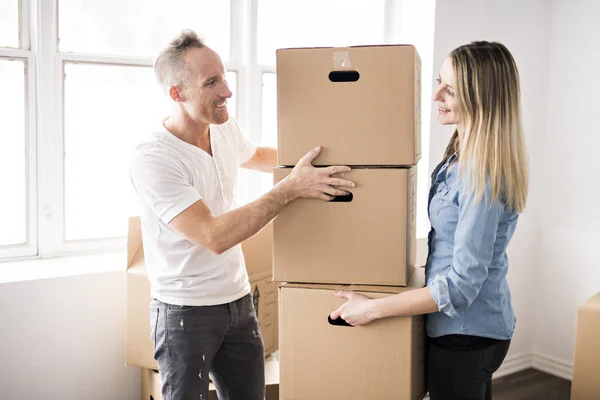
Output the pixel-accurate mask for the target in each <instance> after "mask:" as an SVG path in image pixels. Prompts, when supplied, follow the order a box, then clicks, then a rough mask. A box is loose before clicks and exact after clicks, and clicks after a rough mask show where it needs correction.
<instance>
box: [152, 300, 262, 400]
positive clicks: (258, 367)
mask: <svg viewBox="0 0 600 400" xmlns="http://www.w3.org/2000/svg"><path fill="white" fill-rule="evenodd" d="M150 324H151V331H152V341H153V342H154V358H155V359H156V360H157V361H158V371H159V374H160V378H161V380H162V394H163V398H164V400H183V399H194V400H208V383H209V374H210V378H211V379H212V380H213V382H214V384H215V386H216V388H217V395H218V397H219V399H220V400H233V399H235V400H246V399H247V400H263V399H264V398H265V372H264V369H265V360H264V346H263V341H262V338H261V337H260V333H259V328H258V319H257V317H256V312H255V310H254V306H253V304H252V295H250V294H248V295H246V296H244V297H242V298H241V299H239V300H236V301H234V302H231V303H229V304H222V305H216V306H201V307H200V306H175V305H171V304H165V303H162V302H160V301H158V300H156V299H153V300H152V301H151V302H150Z"/></svg>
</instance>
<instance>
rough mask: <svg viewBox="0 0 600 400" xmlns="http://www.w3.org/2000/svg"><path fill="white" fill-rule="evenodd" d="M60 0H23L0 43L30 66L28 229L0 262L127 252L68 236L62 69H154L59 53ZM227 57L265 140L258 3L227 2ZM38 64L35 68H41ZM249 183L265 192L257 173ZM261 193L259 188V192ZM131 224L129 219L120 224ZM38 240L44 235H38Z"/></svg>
mask: <svg viewBox="0 0 600 400" xmlns="http://www.w3.org/2000/svg"><path fill="white" fill-rule="evenodd" d="M58 2H59V0H21V2H20V32H21V36H20V42H21V49H8V48H0V57H1V58H9V59H19V60H24V61H25V63H26V71H27V74H26V76H27V81H26V84H27V110H26V143H25V151H26V152H27V153H26V154H27V156H28V157H27V163H28V164H27V167H28V168H27V201H28V214H27V225H28V226H27V228H28V230H27V233H28V241H27V243H26V244H25V245H21V246H10V247H0V261H8V260H9V259H10V260H14V259H15V258H17V259H19V258H32V257H41V258H46V257H54V256H59V255H67V254H82V253H85V254H89V253H100V252H107V251H115V250H122V249H124V248H125V247H124V246H125V240H126V239H125V238H109V239H94V240H80V241H66V240H65V190H64V189H65V179H64V178H65V174H64V168H65V164H64V138H65V135H64V111H65V110H64V87H65V80H64V68H65V65H66V64H68V63H86V64H100V65H120V66H136V67H148V68H151V67H152V66H153V59H152V58H143V57H127V56H105V55H90V54H81V53H66V52H65V53H61V52H59V51H58ZM230 2H231V5H230V10H231V14H230V18H231V27H230V57H229V60H228V61H227V62H226V65H225V67H226V68H227V70H229V71H235V72H236V74H237V92H236V101H237V104H236V109H237V119H238V120H239V122H240V124H241V125H242V126H244V127H245V130H246V133H247V134H248V136H249V137H250V138H251V139H252V140H253V141H255V142H257V143H260V142H261V132H262V131H261V127H262V78H263V74H266V73H275V65H262V64H258V61H257V60H258V54H257V51H258V50H257V49H258V43H257V36H258V26H257V23H258V0H230ZM398 7H399V6H398V2H397V1H395V0H386V2H385V14H384V15H385V17H384V21H383V37H384V43H391V42H392V40H393V32H394V31H395V29H396V27H395V24H396V23H397V18H395V16H396V15H397V14H398V12H399V11H400V10H399V9H398ZM36 67H37V68H36ZM251 179H255V180H256V181H253V182H250V183H249V184H248V185H247V187H248V188H252V190H256V191H257V192H258V191H260V189H259V188H260V177H259V176H258V175H256V176H254V177H252V178H251ZM255 194H258V193H255ZM123 223H124V224H126V221H124V222H123ZM38 238H39V239H38Z"/></svg>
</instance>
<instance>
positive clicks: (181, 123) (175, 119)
mask: <svg viewBox="0 0 600 400" xmlns="http://www.w3.org/2000/svg"><path fill="white" fill-rule="evenodd" d="M163 125H164V127H165V129H167V130H168V131H169V132H171V133H172V134H173V135H174V136H176V137H177V138H179V139H181V140H183V141H184V142H186V143H189V144H191V145H194V146H197V147H199V148H201V149H202V150H204V151H206V152H207V153H209V154H212V152H211V148H210V124H207V123H204V122H200V121H194V120H193V119H191V118H189V117H184V116H181V115H171V116H169V117H168V118H167V119H165V120H164V121H163Z"/></svg>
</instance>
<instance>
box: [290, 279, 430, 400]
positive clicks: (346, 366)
mask: <svg viewBox="0 0 600 400" xmlns="http://www.w3.org/2000/svg"><path fill="white" fill-rule="evenodd" d="M418 270H422V269H421V268H419V269H418ZM418 270H415V272H414V273H413V282H411V286H410V287H404V288H403V287H381V286H371V287H369V286H360V287H355V286H350V287H341V286H333V285H311V284H285V285H283V286H281V287H280V289H279V291H280V293H279V302H280V304H279V306H280V308H279V309H280V314H279V323H280V328H279V329H280V332H281V337H280V350H279V351H280V355H279V357H280V358H279V360H280V379H281V382H280V388H279V390H280V399H282V400H291V399H340V400H341V399H344V400H346V399H378V400H379V399H381V400H383V399H394V400H403V399H404V400H415V399H421V398H423V397H424V395H425V393H426V385H425V324H424V318H423V316H418V317H406V318H400V317H395V318H386V319H381V320H377V321H374V322H372V323H371V324H368V325H366V326H361V327H348V326H333V325H331V324H330V323H329V322H328V316H329V314H330V313H331V312H332V311H333V310H334V309H335V308H337V307H338V306H340V305H341V304H343V302H344V300H343V299H340V298H337V297H334V296H333V295H332V294H331V290H332V289H340V288H343V289H344V290H351V291H360V292H362V293H363V294H365V295H367V296H369V297H371V298H380V297H385V296H389V295H392V294H396V293H400V292H403V291H406V290H412V289H415V288H417V287H422V286H423V285H424V281H425V279H424V271H418Z"/></svg>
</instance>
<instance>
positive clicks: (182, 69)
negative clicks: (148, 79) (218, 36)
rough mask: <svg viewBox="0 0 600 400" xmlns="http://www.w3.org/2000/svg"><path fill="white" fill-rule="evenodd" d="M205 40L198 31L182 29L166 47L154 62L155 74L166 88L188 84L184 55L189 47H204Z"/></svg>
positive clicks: (184, 86)
mask: <svg viewBox="0 0 600 400" xmlns="http://www.w3.org/2000/svg"><path fill="white" fill-rule="evenodd" d="M204 47H206V45H205V44H204V42H203V41H202V39H201V38H200V37H198V35H197V34H196V32H194V31H192V30H190V29H184V30H182V31H181V32H180V33H179V35H177V36H176V37H175V38H174V39H173V40H171V42H169V44H168V45H167V47H165V48H164V49H163V50H162V51H161V52H160V54H159V55H158V57H157V58H156V61H155V62H154V75H155V76H156V81H157V82H158V84H159V85H160V86H161V87H163V88H166V87H168V86H173V85H177V86H181V87H183V88H186V87H187V86H188V71H187V67H186V65H185V60H184V55H185V52H186V51H187V50H188V49H193V48H197V49H203V48H204Z"/></svg>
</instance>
